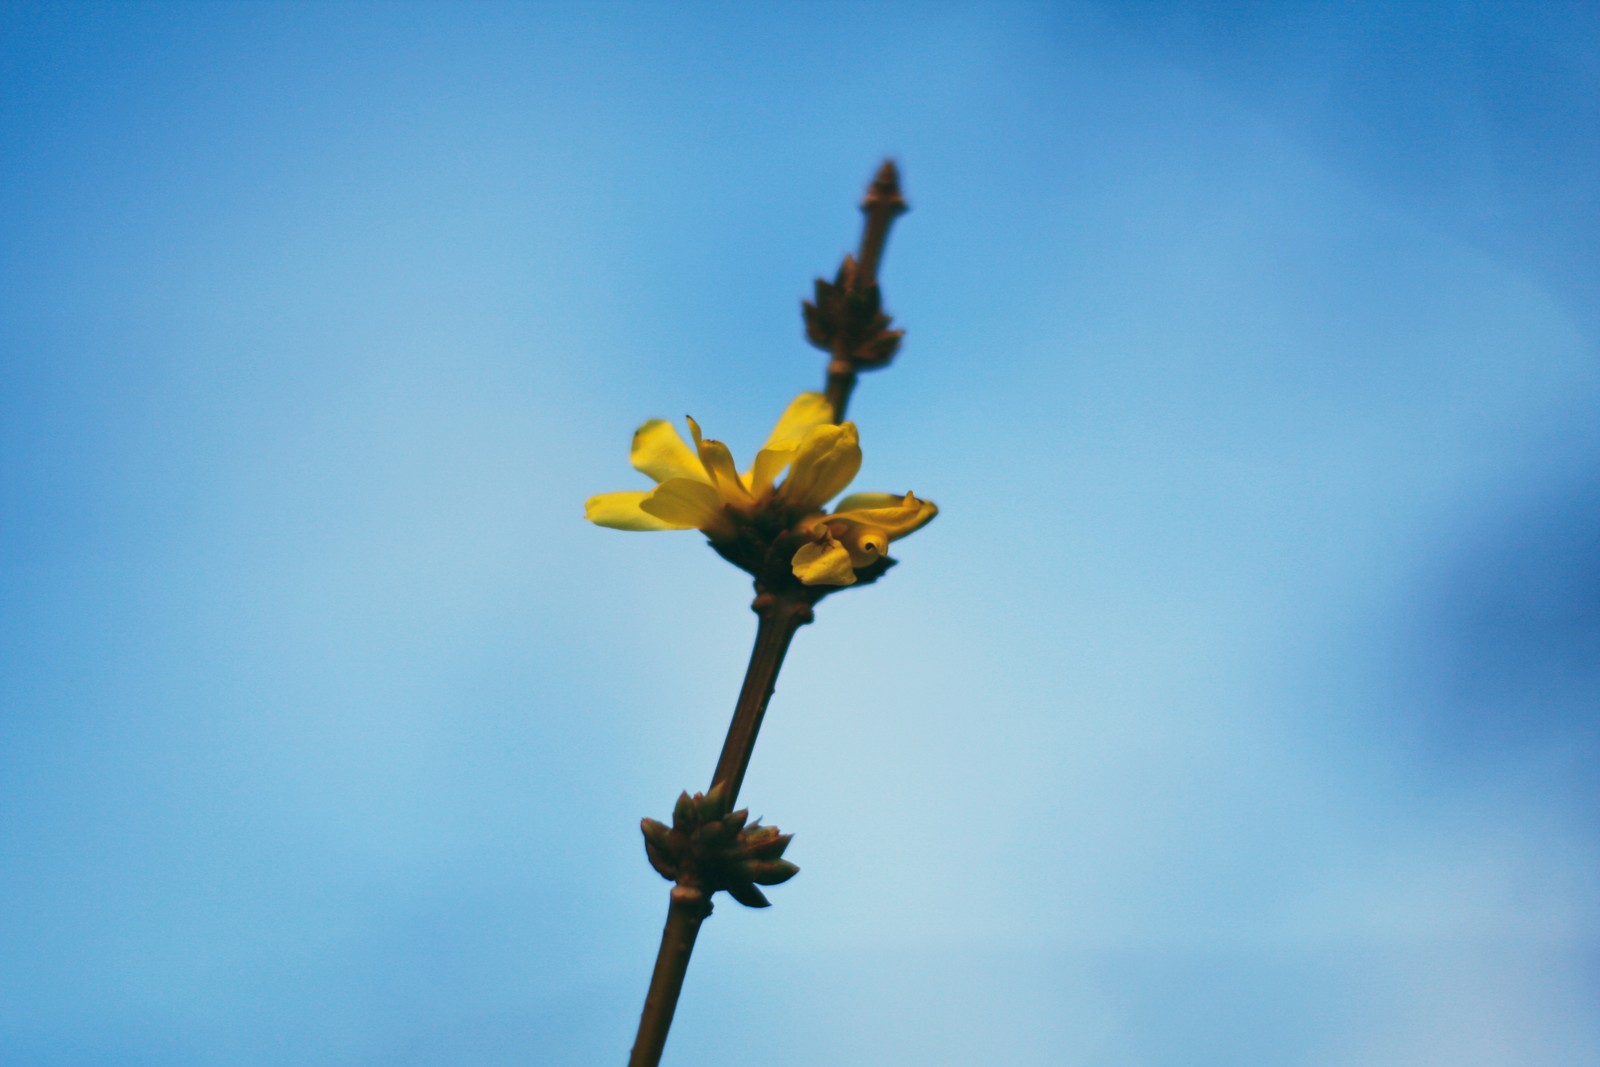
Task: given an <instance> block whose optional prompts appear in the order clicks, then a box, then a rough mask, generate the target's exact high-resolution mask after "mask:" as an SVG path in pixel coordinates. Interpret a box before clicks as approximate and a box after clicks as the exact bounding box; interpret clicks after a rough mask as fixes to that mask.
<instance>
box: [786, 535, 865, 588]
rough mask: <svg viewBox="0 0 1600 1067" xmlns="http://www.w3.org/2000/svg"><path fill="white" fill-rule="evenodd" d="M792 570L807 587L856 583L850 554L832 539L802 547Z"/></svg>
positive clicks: (824, 539) (792, 565)
mask: <svg viewBox="0 0 1600 1067" xmlns="http://www.w3.org/2000/svg"><path fill="white" fill-rule="evenodd" d="M790 569H791V570H793V571H794V576H795V577H796V578H798V579H800V581H801V582H802V583H803V584H805V585H854V584H855V582H856V572H855V570H854V569H853V568H851V566H850V553H849V552H848V551H847V550H846V549H845V547H844V546H843V545H841V544H840V543H839V542H838V541H835V540H834V539H833V538H832V537H824V538H823V539H822V540H820V541H812V542H810V543H808V544H804V545H801V546H800V550H799V551H798V552H796V553H795V554H794V560H793V561H792V562H791V563H790Z"/></svg>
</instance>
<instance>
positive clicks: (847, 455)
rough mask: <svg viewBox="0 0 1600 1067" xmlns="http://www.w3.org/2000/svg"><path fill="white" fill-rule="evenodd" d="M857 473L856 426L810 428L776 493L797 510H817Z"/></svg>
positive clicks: (859, 451)
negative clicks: (786, 476) (787, 475)
mask: <svg viewBox="0 0 1600 1067" xmlns="http://www.w3.org/2000/svg"><path fill="white" fill-rule="evenodd" d="M860 469H861V443H860V438H859V437H858V435H857V434H856V424H855V423H853V422H846V423H843V424H842V425H839V426H833V425H827V426H817V427H813V428H812V429H811V430H810V431H808V432H807V433H806V436H805V439H804V440H803V441H801V442H800V447H799V449H797V450H796V451H795V455H794V461H793V464H792V466H791V468H790V470H789V477H788V478H787V479H786V480H785V481H784V483H783V485H782V487H780V488H779V490H778V495H779V496H781V497H782V498H783V501H784V502H785V503H787V504H790V505H792V506H794V507H797V508H802V509H810V508H816V507H821V506H822V505H823V504H824V503H826V502H827V501H829V500H831V499H832V498H833V497H834V496H836V495H837V494H838V493H839V492H840V491H841V490H843V489H844V487H845V486H847V485H849V484H850V481H851V479H852V478H854V477H855V476H856V472H857V471H859V470H860Z"/></svg>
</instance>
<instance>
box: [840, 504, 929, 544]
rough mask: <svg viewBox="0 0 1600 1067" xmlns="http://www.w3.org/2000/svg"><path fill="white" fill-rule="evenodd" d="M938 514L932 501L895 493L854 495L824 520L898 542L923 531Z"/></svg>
mask: <svg viewBox="0 0 1600 1067" xmlns="http://www.w3.org/2000/svg"><path fill="white" fill-rule="evenodd" d="M937 514H939V509H938V507H937V506H936V505H935V504H934V503H933V501H931V500H918V499H917V498H916V496H914V495H913V494H911V493H907V494H906V495H905V496H903V497H898V496H895V495H894V494H893V493H852V494H850V495H849V496H847V497H845V498H844V499H843V500H841V501H839V508H838V510H837V511H835V512H834V513H833V514H832V515H828V516H825V520H826V521H827V522H845V523H850V524H851V525H853V526H863V527H876V528H877V529H880V530H882V531H883V532H884V533H886V534H888V535H889V538H890V540H895V539H898V538H901V537H904V536H906V535H907V534H909V533H914V532H916V531H917V530H920V529H922V528H923V527H924V526H926V525H928V523H930V522H932V521H933V517H934V516H935V515H937Z"/></svg>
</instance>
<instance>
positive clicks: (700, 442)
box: [584, 393, 939, 586]
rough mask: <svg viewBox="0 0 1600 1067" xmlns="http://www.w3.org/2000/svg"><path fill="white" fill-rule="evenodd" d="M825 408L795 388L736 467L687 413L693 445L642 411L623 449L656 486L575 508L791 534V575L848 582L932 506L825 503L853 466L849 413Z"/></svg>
mask: <svg viewBox="0 0 1600 1067" xmlns="http://www.w3.org/2000/svg"><path fill="white" fill-rule="evenodd" d="M832 415H833V409H832V408H831V406H830V405H829V404H828V401H827V400H826V398H824V397H823V396H822V394H821V393H801V394H800V395H799V396H798V397H796V398H795V399H794V402H793V403H791V404H790V405H789V407H788V409H787V410H785V411H784V413H783V415H782V417H780V418H779V419H778V424H777V426H775V427H773V430H772V434H771V436H769V437H768V438H767V443H766V445H764V446H763V447H762V449H761V451H759V452H757V453H756V458H755V463H754V464H752V465H751V466H750V468H749V469H748V470H746V471H744V472H743V473H741V472H740V471H738V470H737V469H736V468H735V466H734V463H733V456H732V454H731V453H729V451H728V446H727V445H725V444H723V443H722V442H721V441H713V440H710V439H708V438H704V437H702V436H701V434H700V426H699V424H698V423H696V422H695V421H694V420H693V419H690V420H689V432H690V433H691V434H692V435H693V438H694V447H693V448H692V449H691V448H690V447H689V445H688V443H687V442H685V441H684V440H683V438H682V437H680V436H679V435H678V431H677V430H675V429H673V427H672V424H671V423H668V422H664V421H662V420H661V419H651V420H650V421H649V422H647V423H645V424H644V425H643V426H641V427H639V430H638V432H637V433H635V434H634V435H633V451H632V456H631V459H632V462H633V466H634V468H635V469H636V470H639V471H641V472H643V473H644V474H647V475H649V476H650V477H651V478H654V479H655V480H656V483H657V484H656V487H655V488H654V489H652V490H649V491H648V492H644V491H640V492H627V493H603V494H601V495H600V496H593V497H590V498H589V500H588V502H587V503H586V504H585V505H584V517H585V518H587V519H588V520H589V521H590V522H593V523H596V524H598V525H600V526H609V527H611V528H612V529H617V530H691V529H698V530H700V531H701V532H703V533H704V534H706V536H707V537H709V538H710V539H711V541H712V543H713V544H716V545H725V544H732V543H735V542H738V541H741V539H746V538H748V537H750V536H752V535H754V536H756V537H758V538H765V539H766V540H768V541H770V542H771V543H772V544H777V543H778V542H779V541H780V540H781V541H782V543H783V544H785V545H788V544H790V543H794V544H797V545H798V547H797V548H795V550H794V553H793V556H792V557H790V558H789V559H788V560H787V562H788V564H789V567H790V569H791V571H792V573H793V575H794V577H796V578H798V579H800V581H801V582H802V583H804V584H805V585H834V586H838V585H850V584H852V583H853V582H855V580H856V576H855V572H856V570H858V569H860V568H862V567H867V566H870V565H871V564H873V563H875V562H877V561H878V560H879V559H881V558H883V554H884V552H885V551H886V550H887V549H888V545H889V542H890V541H893V540H895V539H896V538H900V537H904V536H905V535H906V534H909V533H911V532H912V531H914V530H917V529H919V528H921V527H922V526H924V525H925V524H926V523H927V522H928V521H929V520H930V519H932V518H933V517H934V516H935V515H936V514H938V511H939V509H938V508H936V507H934V505H933V504H931V503H929V502H928V501H926V500H918V499H917V498H916V497H915V496H913V495H912V494H911V493H906V494H905V495H904V496H896V495H894V494H892V493H856V494H853V495H851V496H848V497H845V498H844V499H843V500H841V501H839V504H838V507H837V509H836V510H834V511H833V512H832V513H824V512H823V511H822V507H823V505H824V504H826V503H827V502H828V501H829V500H831V499H833V497H834V496H836V495H837V494H838V493H839V492H841V491H842V490H843V489H844V488H845V486H847V485H849V484H850V481H851V479H853V478H854V477H855V476H856V472H857V471H858V470H860V469H861V446H860V444H859V443H858V439H857V435H856V426H855V423H853V422H846V423H841V424H839V425H834V423H833V421H832ZM786 469H787V470H788V472H789V473H788V477H787V478H784V480H783V481H782V482H779V481H778V478H779V476H780V475H782V474H783V472H784V471H785V470H786Z"/></svg>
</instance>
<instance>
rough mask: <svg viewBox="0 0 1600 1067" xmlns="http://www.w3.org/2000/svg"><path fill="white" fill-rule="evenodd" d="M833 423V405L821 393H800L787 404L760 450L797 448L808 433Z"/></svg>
mask: <svg viewBox="0 0 1600 1067" xmlns="http://www.w3.org/2000/svg"><path fill="white" fill-rule="evenodd" d="M832 421H833V405H832V404H830V403H828V398H827V397H825V396H823V395H822V394H821V393H801V394H800V395H799V396H797V397H795V398H794V399H793V400H791V401H790V402H789V406H788V407H787V408H785V409H784V412H783V414H782V415H779V416H778V425H776V426H774V427H773V428H772V433H771V434H769V435H768V436H767V443H766V444H764V445H762V446H761V447H762V448H783V449H793V448H797V447H798V446H799V444H800V442H801V440H803V439H804V438H805V435H806V433H807V432H808V431H810V430H811V429H813V428H814V427H817V426H824V425H826V424H828V423H830V422H832Z"/></svg>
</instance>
